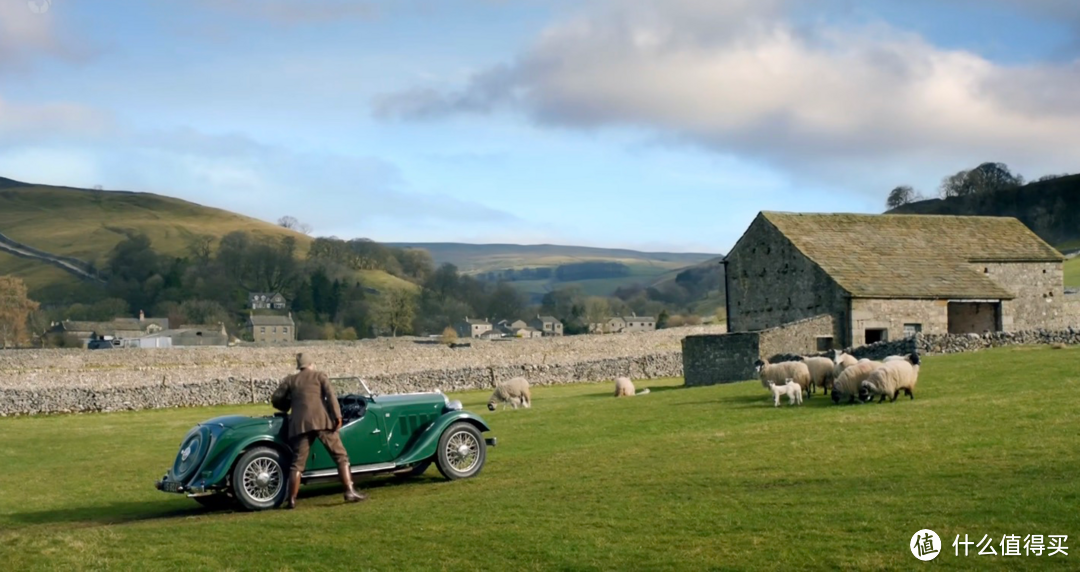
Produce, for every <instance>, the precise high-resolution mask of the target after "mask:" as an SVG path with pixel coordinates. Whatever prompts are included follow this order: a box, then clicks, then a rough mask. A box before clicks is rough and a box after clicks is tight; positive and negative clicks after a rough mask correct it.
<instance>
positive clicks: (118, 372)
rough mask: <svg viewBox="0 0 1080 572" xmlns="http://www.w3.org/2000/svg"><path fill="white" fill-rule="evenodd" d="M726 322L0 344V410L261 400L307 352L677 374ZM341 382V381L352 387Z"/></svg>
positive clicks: (457, 375) (558, 378)
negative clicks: (688, 347)
mask: <svg viewBox="0 0 1080 572" xmlns="http://www.w3.org/2000/svg"><path fill="white" fill-rule="evenodd" d="M722 331H723V326H719V327H716V326H698V327H687V328H672V329H665V330H658V331H655V332H642V333H631V334H613V335H593V336H567V337H555V338H541V339H532V340H510V341H487V340H469V344H470V345H469V347H461V348H456V349H451V348H450V347H447V346H445V345H442V344H437V343H428V340H421V339H416V338H397V339H392V340H391V339H379V340H362V341H359V342H340V343H307V344H305V343H295V344H289V345H287V346H272V347H253V346H246V347H232V348H228V347H224V348H223V347H189V348H170V349H112V350H97V351H89V350H66V349H65V350H58V349H56V350H18V351H0V416H7V415H25V414H39V413H66V412H89V411H114V410H125V409H146V408H163V407H186V406H205V405H226V404H241V403H256V402H266V401H268V400H269V396H270V394H271V393H272V391H273V389H274V387H276V386H277V383H278V381H279V380H280V379H281V378H282V377H284V376H285V375H287V374H288V373H290V372H292V371H294V370H295V354H296V352H298V351H303V352H306V353H310V354H311V355H312V357H313V358H314V360H315V363H316V364H317V366H318V367H319V368H320V369H322V370H324V371H326V372H327V373H329V374H330V375H331V377H347V376H359V377H363V378H364V379H365V380H367V381H368V383H369V385H371V387H372V390H374V391H376V392H377V393H383V394H391V393H406V392H413V391H432V390H436V389H438V390H441V391H444V392H449V391H461V390H468V389H481V388H489V387H493V385H494V384H495V383H496V382H499V381H503V380H506V379H509V378H511V377H515V376H519V375H522V376H524V377H526V378H527V379H528V380H529V382H530V383H532V384H534V385H550V384H559V383H574V382H585V381H602V380H607V379H614V378H615V377H618V376H621V375H626V376H629V377H631V378H632V379H655V378H661V377H679V376H682V374H683V362H682V352H681V341H682V338H683V337H685V336H687V335H694V334H702V333H712V332H722ZM359 389H360V388H359V384H358V383H355V382H348V381H343V382H340V384H339V387H338V391H341V392H350V391H359Z"/></svg>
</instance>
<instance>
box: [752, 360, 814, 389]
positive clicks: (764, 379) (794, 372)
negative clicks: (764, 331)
mask: <svg viewBox="0 0 1080 572" xmlns="http://www.w3.org/2000/svg"><path fill="white" fill-rule="evenodd" d="M754 370H756V371H757V372H758V375H759V376H761V386H762V387H764V388H765V389H769V383H768V382H769V381H772V382H773V383H786V382H787V380H789V379H790V380H792V381H794V382H795V383H797V384H799V387H801V388H802V390H803V391H805V392H806V396H807V397H810V368H808V367H806V364H805V363H803V362H802V358H799V360H798V361H782V362H780V363H776V364H770V363H769V360H767V359H759V360H757V361H756V362H754Z"/></svg>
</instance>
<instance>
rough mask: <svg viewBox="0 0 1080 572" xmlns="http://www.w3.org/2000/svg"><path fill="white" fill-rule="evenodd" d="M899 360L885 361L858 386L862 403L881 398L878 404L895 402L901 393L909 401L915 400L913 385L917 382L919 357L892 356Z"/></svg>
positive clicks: (912, 355) (914, 355)
mask: <svg viewBox="0 0 1080 572" xmlns="http://www.w3.org/2000/svg"><path fill="white" fill-rule="evenodd" d="M892 357H899V358H900V359H893V360H886V361H885V362H884V363H883V364H882V365H881V367H879V368H877V369H876V370H874V371H873V372H871V373H870V375H869V376H868V377H867V378H866V379H865V380H864V381H863V382H862V383H861V384H860V385H859V398H860V399H862V400H864V401H870V400H873V399H874V397H877V396H881V399H879V400H878V403H881V402H882V401H885V398H886V397H888V398H889V401H890V402H892V401H896V398H897V397H899V396H900V392H901V391H903V392H904V393H905V394H906V395H908V396H910V397H911V399H915V384H916V383H917V382H918V381H919V356H918V354H914V353H913V354H911V355H908V356H892Z"/></svg>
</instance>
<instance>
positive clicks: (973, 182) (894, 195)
mask: <svg viewBox="0 0 1080 572" xmlns="http://www.w3.org/2000/svg"><path fill="white" fill-rule="evenodd" d="M1066 176H1068V175H1067V174H1050V175H1044V176H1042V177H1039V178H1038V179H1036V180H1035V182H1043V181H1050V180H1054V179H1058V178H1061V177H1066ZM1023 185H1024V177H1023V176H1022V175H1021V174H1019V173H1013V172H1012V171H1011V170H1010V169H1009V166H1008V165H1006V164H1004V163H995V162H986V163H982V164H980V165H979V166H977V167H975V168H973V169H962V170H960V171H958V172H956V173H953V174H952V175H948V176H946V177H945V178H944V179H942V181H941V184H940V185H939V186H938V189H937V193H938V197H939V198H942V199H947V198H951V197H971V196H977V195H983V194H989V193H994V192H997V191H1003V190H1009V189H1015V188H1018V187H1021V186H1023ZM927 198H928V197H926V196H924V195H922V194H921V193H919V192H918V191H916V190H915V189H914V188H912V187H911V186H910V185H900V186H898V187H895V188H893V190H891V191H889V194H888V197H886V199H885V207H886V208H888V209H895V208H898V207H901V206H903V205H906V204H908V203H913V202H917V201H922V200H926V199H927Z"/></svg>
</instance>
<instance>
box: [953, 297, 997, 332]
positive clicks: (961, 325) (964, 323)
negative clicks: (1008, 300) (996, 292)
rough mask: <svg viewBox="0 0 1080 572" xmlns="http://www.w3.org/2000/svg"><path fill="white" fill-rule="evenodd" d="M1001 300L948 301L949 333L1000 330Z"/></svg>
mask: <svg viewBox="0 0 1080 572" xmlns="http://www.w3.org/2000/svg"><path fill="white" fill-rule="evenodd" d="M1000 324H1001V302H998V301H987V302H949V333H950V334H984V333H987V332H999V331H1001V325H1000Z"/></svg>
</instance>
